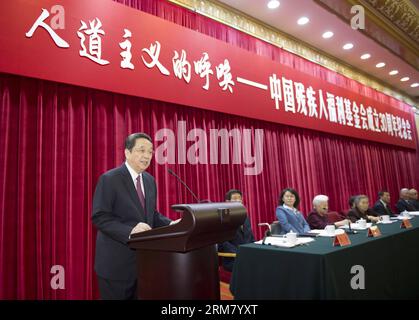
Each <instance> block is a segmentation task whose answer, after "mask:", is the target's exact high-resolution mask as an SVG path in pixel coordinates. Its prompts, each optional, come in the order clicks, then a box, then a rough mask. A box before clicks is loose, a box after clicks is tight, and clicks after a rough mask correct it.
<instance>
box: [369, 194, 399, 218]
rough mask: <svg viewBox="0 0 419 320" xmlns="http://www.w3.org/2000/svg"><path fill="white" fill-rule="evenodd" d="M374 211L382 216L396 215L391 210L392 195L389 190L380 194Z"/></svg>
mask: <svg viewBox="0 0 419 320" xmlns="http://www.w3.org/2000/svg"><path fill="white" fill-rule="evenodd" d="M372 209H373V210H374V212H376V213H378V215H380V216H385V215H389V216H394V215H395V214H394V213H393V211H391V208H390V193H389V192H388V191H387V190H381V191H379V192H378V200H377V202H376V203H375V204H374V207H373V208H372Z"/></svg>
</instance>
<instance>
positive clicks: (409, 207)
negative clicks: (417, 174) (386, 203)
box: [396, 188, 416, 213]
mask: <svg viewBox="0 0 419 320" xmlns="http://www.w3.org/2000/svg"><path fill="white" fill-rule="evenodd" d="M410 201H411V200H410V194H409V189H407V188H403V189H401V190H400V199H399V201H397V203H396V208H397V212H398V213H402V212H403V211H416V209H415V207H414V206H413V203H411V202H410Z"/></svg>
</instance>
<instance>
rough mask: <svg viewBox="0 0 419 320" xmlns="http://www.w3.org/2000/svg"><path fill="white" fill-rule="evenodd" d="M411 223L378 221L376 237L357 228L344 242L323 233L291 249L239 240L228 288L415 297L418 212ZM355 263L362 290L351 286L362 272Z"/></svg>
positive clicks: (294, 295) (418, 289)
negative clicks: (347, 242)
mask: <svg viewBox="0 0 419 320" xmlns="http://www.w3.org/2000/svg"><path fill="white" fill-rule="evenodd" d="M410 222H411V223H412V226H413V227H412V228H409V229H401V228H400V222H395V223H392V224H379V225H378V227H379V228H380V231H381V233H382V235H381V236H380V237H377V238H370V237H367V232H366V231H359V233H358V234H353V235H349V238H350V240H351V245H349V246H345V247H334V246H333V245H332V242H333V241H332V239H333V238H326V237H317V238H315V241H314V242H311V243H309V244H308V245H306V246H297V247H294V248H278V247H272V246H269V245H261V244H246V245H242V246H240V247H239V251H238V254H237V258H236V261H235V263H234V269H233V274H232V278H231V283H230V290H231V292H232V293H233V295H234V296H235V299H418V298H419V217H415V218H413V219H411V220H410ZM353 266H362V267H363V270H364V272H365V289H353V287H352V286H351V280H352V282H353V283H354V282H355V283H358V284H359V281H357V280H358V279H357V278H354V277H358V276H360V273H359V269H357V268H358V267H355V269H356V270H354V269H353V270H352V271H353V272H354V273H351V269H352V267H353Z"/></svg>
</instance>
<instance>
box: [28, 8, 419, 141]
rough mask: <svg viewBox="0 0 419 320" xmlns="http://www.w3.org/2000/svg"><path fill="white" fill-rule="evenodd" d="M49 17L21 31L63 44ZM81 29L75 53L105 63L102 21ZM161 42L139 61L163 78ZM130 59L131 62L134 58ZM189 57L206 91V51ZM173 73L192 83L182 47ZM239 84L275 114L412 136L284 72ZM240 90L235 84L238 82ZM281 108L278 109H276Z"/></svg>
mask: <svg viewBox="0 0 419 320" xmlns="http://www.w3.org/2000/svg"><path fill="white" fill-rule="evenodd" d="M48 17H49V12H48V11H47V10H45V9H42V12H41V14H40V16H39V17H38V18H37V19H36V21H35V22H34V24H33V25H32V27H31V28H30V29H29V31H28V32H26V34H25V35H26V37H27V38H31V37H32V36H33V34H34V32H35V31H36V30H37V28H38V27H41V28H43V29H45V30H46V31H47V32H48V34H49V35H50V37H51V38H52V39H53V41H54V43H55V44H56V45H57V46H58V47H60V48H68V47H69V44H68V43H67V42H66V41H65V40H63V39H62V38H61V37H59V36H58V35H57V33H56V32H55V31H54V30H53V29H52V28H51V26H50V25H48V24H47V23H46V22H45V20H46V19H47V18H48ZM80 23H81V27H80V28H79V29H78V31H77V35H78V37H79V38H80V45H81V48H82V49H81V50H80V51H79V54H80V56H82V57H86V58H88V59H90V60H92V61H94V62H96V63H97V64H99V65H102V66H103V65H107V64H109V63H110V62H109V61H108V60H105V59H103V58H102V36H104V35H105V31H104V30H103V29H102V22H101V21H100V20H99V18H97V17H96V18H95V19H93V20H92V21H89V24H87V23H85V22H84V21H83V20H80ZM123 30H124V34H123V39H124V40H123V41H122V42H119V47H120V48H121V49H122V50H123V51H121V52H120V56H121V57H122V59H121V61H120V67H121V68H122V69H129V70H134V69H135V66H134V63H133V54H132V49H133V44H132V42H131V38H132V33H131V31H130V30H129V29H128V28H124V29H123ZM161 49H162V46H161V44H160V42H159V41H157V40H156V41H154V43H151V44H150V46H149V47H148V48H143V49H142V50H141V52H142V53H141V59H142V61H143V63H144V65H145V66H146V67H147V68H148V69H152V68H154V67H157V69H158V70H159V72H160V73H161V74H162V75H164V76H170V74H171V73H170V71H169V70H168V69H167V68H166V67H165V66H164V65H163V63H162V62H160V52H161ZM134 61H135V60H134ZM191 61H193V69H194V70H193V71H194V74H196V75H197V76H198V77H199V78H200V79H205V82H204V84H203V85H202V88H203V89H204V90H206V91H208V90H209V89H210V75H214V70H213V69H211V62H210V59H209V54H208V53H207V52H203V53H202V55H201V57H199V58H198V60H192V58H191ZM217 63H218V65H215V69H216V70H215V76H216V78H217V79H218V85H219V87H220V88H221V90H222V91H229V92H230V93H231V94H233V87H234V86H235V84H236V83H235V81H234V80H233V75H232V72H231V65H230V61H229V60H228V59H224V60H223V62H221V63H220V62H219V61H218V62H217ZM172 66H173V75H174V76H175V77H176V78H178V79H183V80H184V81H185V83H186V84H189V83H190V82H191V81H192V73H193V72H192V65H191V63H190V62H189V61H188V59H187V52H186V50H184V49H182V50H181V51H180V52H178V51H177V50H174V55H173V57H172ZM235 80H236V81H237V82H238V83H239V84H243V85H248V86H251V87H253V88H257V89H262V90H266V91H268V90H269V92H270V99H271V100H274V102H275V104H274V105H275V109H276V110H279V111H281V112H287V113H292V114H295V115H296V116H301V115H302V116H305V117H308V118H315V119H318V120H321V119H323V120H325V121H328V122H331V123H334V124H336V125H339V126H345V127H352V128H355V129H358V130H364V131H371V132H377V133H383V134H387V135H389V136H392V137H397V138H400V139H404V140H413V137H412V126H411V123H410V121H409V120H407V119H404V118H401V117H399V116H395V115H394V114H391V113H388V112H386V113H380V112H377V109H376V108H374V107H373V106H370V105H365V106H364V104H363V103H359V102H358V101H353V100H351V99H349V98H347V97H342V96H337V95H335V94H334V93H332V92H329V91H327V90H324V89H315V88H313V87H312V86H311V85H310V86H306V85H305V84H304V83H302V82H297V81H294V80H293V79H290V78H287V77H285V76H284V75H281V76H278V75H277V74H275V73H272V74H271V75H270V76H269V86H268V85H267V84H266V82H265V83H263V82H257V81H253V80H252V79H248V78H243V77H241V76H237V77H235ZM239 88H241V86H239ZM282 107H283V110H282Z"/></svg>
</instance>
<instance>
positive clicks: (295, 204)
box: [278, 188, 300, 208]
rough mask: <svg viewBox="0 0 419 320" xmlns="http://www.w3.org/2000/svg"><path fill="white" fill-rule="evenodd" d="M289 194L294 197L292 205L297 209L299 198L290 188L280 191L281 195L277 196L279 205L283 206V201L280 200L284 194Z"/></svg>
mask: <svg viewBox="0 0 419 320" xmlns="http://www.w3.org/2000/svg"><path fill="white" fill-rule="evenodd" d="M287 191H288V192H291V193H292V194H293V195H294V196H295V203H294V207H295V208H297V207H298V205H299V204H300V196H299V195H298V193H297V191H295V190H294V189H292V188H285V189H284V190H282V191H281V194H280V195H279V200H278V202H279V205H280V206H282V205H283V204H284V200H282V198H283V197H284V194H285V192H287Z"/></svg>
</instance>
